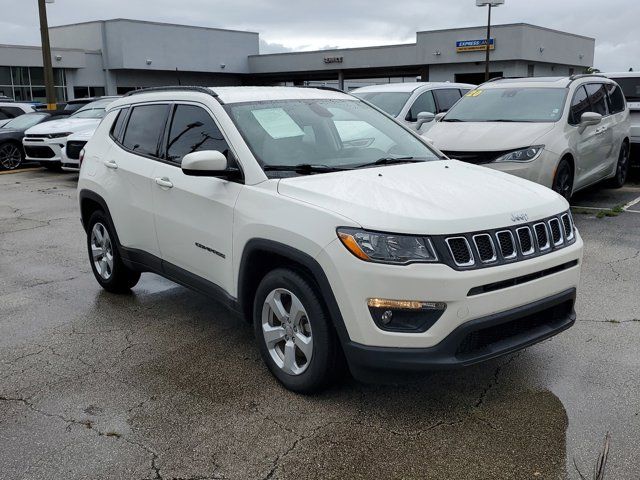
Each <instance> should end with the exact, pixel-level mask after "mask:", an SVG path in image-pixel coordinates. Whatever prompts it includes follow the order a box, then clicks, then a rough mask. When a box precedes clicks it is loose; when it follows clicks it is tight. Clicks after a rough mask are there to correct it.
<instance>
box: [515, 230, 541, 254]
mask: <svg viewBox="0 0 640 480" xmlns="http://www.w3.org/2000/svg"><path fill="white" fill-rule="evenodd" d="M520 231H525V232H527V235H529V241H530V242H531V248H529V249H528V250H526V251H525V249H524V248H523V246H522V240H520ZM516 237H518V246H519V247H520V253H522V255H523V256H525V257H526V256H528V255H533V254H534V253H535V251H536V247H535V243H534V242H533V235H532V234H531V229H530V228H529V227H520V228H516Z"/></svg>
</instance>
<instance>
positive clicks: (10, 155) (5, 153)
mask: <svg viewBox="0 0 640 480" xmlns="http://www.w3.org/2000/svg"><path fill="white" fill-rule="evenodd" d="M23 160H24V155H23V153H22V148H20V147H19V146H18V145H16V144H15V143H11V142H9V143H3V144H2V145H0V168H2V169H4V170H15V169H16V168H18V167H19V166H20V165H22V162H23Z"/></svg>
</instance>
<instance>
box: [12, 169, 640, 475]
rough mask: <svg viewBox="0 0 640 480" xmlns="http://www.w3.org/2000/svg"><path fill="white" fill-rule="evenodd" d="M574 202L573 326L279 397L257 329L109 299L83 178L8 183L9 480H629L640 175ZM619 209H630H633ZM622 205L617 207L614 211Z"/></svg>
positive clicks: (201, 309) (637, 432)
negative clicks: (86, 226) (602, 476)
mask: <svg viewBox="0 0 640 480" xmlns="http://www.w3.org/2000/svg"><path fill="white" fill-rule="evenodd" d="M638 173H639V172H638V171H636V172H634V176H635V178H634V179H632V181H631V182H630V183H629V184H628V185H627V186H626V187H625V188H623V189H621V190H602V189H592V190H590V191H588V192H585V193H582V194H580V195H578V196H577V198H576V199H575V201H574V203H575V204H576V206H577V208H576V210H575V219H576V223H577V225H578V228H579V229H580V231H581V233H582V236H583V238H584V241H585V257H584V265H583V277H582V285H581V289H580V291H579V299H578V304H577V312H578V322H577V323H576V325H575V326H574V327H573V328H572V329H570V330H569V331H567V332H564V333H562V334H561V335H559V336H557V337H555V338H553V339H551V340H548V341H546V342H543V343H542V344H539V345H536V346H534V347H531V348H529V349H527V350H525V351H523V352H520V353H518V354H516V355H512V356H510V357H507V358H503V359H501V360H498V361H493V362H490V363H487V364H484V365H481V366H477V367H473V368H470V369H467V370H462V371H456V372H454V373H441V374H433V375H429V376H425V377H424V378H423V379H421V380H420V381H418V382H414V383H411V384H405V385H400V386H372V385H364V384H360V383H356V382H354V381H353V380H350V379H345V381H344V382H343V383H342V384H341V385H339V386H337V387H336V388H334V389H332V390H331V391H328V392H326V393H324V394H321V395H318V396H315V397H304V396H298V395H295V394H293V393H290V392H288V391H286V390H284V389H283V388H281V387H280V386H279V385H278V384H277V383H276V382H275V380H274V379H273V378H272V377H271V375H270V374H269V373H268V372H267V370H266V368H265V367H264V366H263V364H262V361H261V360H260V357H259V353H258V351H257V348H256V347H255V346H254V342H253V338H252V331H251V328H250V327H249V326H247V325H245V324H244V323H242V322H241V321H239V320H238V319H236V318H234V317H232V316H230V315H229V314H228V313H227V312H226V311H225V310H224V309H223V308H222V307H220V306H218V305H217V304H216V303H214V302H212V301H210V300H208V299H207V298H204V297H202V296H200V295H199V294H197V293H193V292H191V291H189V290H187V289H185V288H182V287H180V286H177V285H175V284H173V283H171V282H168V281H166V280H163V279H161V278H159V277H157V276H154V275H151V274H145V275H143V277H142V280H141V282H140V284H139V285H138V286H137V287H136V288H135V289H134V291H133V294H131V295H128V296H114V295H111V294H108V293H106V292H104V291H102V290H101V289H100V288H99V286H98V284H97V283H96V282H95V281H94V279H93V276H92V274H91V270H90V266H89V263H88V261H87V259H86V250H85V239H84V232H83V230H82V227H81V225H80V222H79V218H78V217H79V215H78V211H77V206H76V199H75V186H76V179H77V176H76V175H72V174H53V173H50V172H47V171H45V170H42V169H28V170H23V171H20V172H17V173H12V174H4V175H0V478H2V479H48V478H51V479H61V478H64V479H81V478H86V479H96V478H99V479H111V478H113V479H121V478H122V479H125V478H126V479H129V478H132V479H222V478H225V479H269V478H272V479H276V478H294V477H295V478H323V479H327V478H336V479H337V478H340V479H345V478H349V479H351V478H421V479H488V478H491V479H503V478H504V479H526V478H545V479H563V478H570V479H577V478H579V474H578V472H577V470H580V471H581V472H582V474H583V475H584V476H585V478H589V479H590V478H592V471H593V466H594V464H595V463H596V460H597V458H598V455H599V454H600V452H601V450H602V447H603V441H604V437H605V434H606V433H607V432H609V433H610V439H611V440H610V451H609V459H608V464H607V478H610V479H618V480H619V479H637V478H639V477H640V461H639V460H638V455H637V453H638V444H639V441H640V375H639V373H638V372H639V371H640V347H639V345H640V300H639V299H638V298H639V297H638V292H639V290H640V236H639V234H640V203H636V204H633V202H634V201H635V200H637V199H639V198H640V175H639V174H638ZM625 208H626V210H625ZM621 210H622V211H621Z"/></svg>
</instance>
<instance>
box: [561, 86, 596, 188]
mask: <svg viewBox="0 0 640 480" xmlns="http://www.w3.org/2000/svg"><path fill="white" fill-rule="evenodd" d="M591 111H593V109H592V108H591V102H590V100H589V95H588V94H587V90H586V88H585V86H584V85H580V86H579V87H578V88H576V90H575V91H574V94H573V98H572V99H571V106H570V112H569V124H570V130H571V135H570V143H571V144H572V145H571V146H572V147H573V150H574V151H575V169H576V171H575V178H574V189H578V188H582V187H584V186H586V185H588V184H590V183H592V178H593V170H594V168H595V166H596V165H598V163H599V162H600V158H601V156H602V153H603V148H602V139H601V137H600V135H601V133H600V132H601V130H598V129H599V128H600V127H601V125H589V126H587V127H586V128H584V129H583V127H581V126H580V119H581V118H582V115H583V114H584V113H586V112H591Z"/></svg>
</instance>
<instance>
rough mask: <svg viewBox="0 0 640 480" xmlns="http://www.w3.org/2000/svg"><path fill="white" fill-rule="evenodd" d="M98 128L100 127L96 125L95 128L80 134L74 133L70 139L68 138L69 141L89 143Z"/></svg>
mask: <svg viewBox="0 0 640 480" xmlns="http://www.w3.org/2000/svg"><path fill="white" fill-rule="evenodd" d="M97 128H98V126H97V125H96V126H95V128H88V129H86V130H84V131H82V132H80V133H74V134H73V135H69V137H67V140H68V141H81V142H88V141H89V140H91V137H93V134H94V133H96V130H97Z"/></svg>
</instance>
